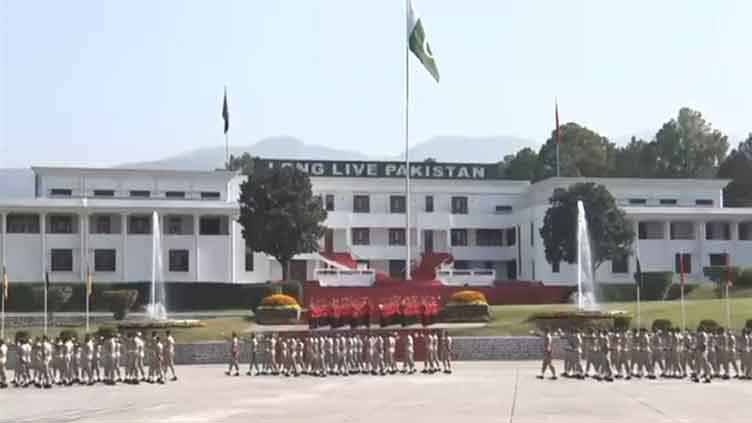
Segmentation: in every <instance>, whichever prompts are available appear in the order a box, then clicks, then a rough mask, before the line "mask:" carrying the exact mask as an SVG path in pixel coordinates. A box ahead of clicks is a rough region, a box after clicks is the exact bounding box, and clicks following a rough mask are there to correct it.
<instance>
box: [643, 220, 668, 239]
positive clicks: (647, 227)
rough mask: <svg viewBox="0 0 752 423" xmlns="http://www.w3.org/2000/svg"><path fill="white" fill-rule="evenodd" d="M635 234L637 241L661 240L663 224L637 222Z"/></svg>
mask: <svg viewBox="0 0 752 423" xmlns="http://www.w3.org/2000/svg"><path fill="white" fill-rule="evenodd" d="M637 234H638V237H639V239H663V222H639V223H638V224H637Z"/></svg>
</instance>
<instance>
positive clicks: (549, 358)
mask: <svg viewBox="0 0 752 423" xmlns="http://www.w3.org/2000/svg"><path fill="white" fill-rule="evenodd" d="M553 351H554V350H553V337H552V336H551V330H550V329H548V328H546V329H545V330H544V331H543V362H542V363H541V372H540V375H538V379H543V378H544V377H545V376H546V370H550V371H551V379H552V380H555V379H556V369H554V365H553Z"/></svg>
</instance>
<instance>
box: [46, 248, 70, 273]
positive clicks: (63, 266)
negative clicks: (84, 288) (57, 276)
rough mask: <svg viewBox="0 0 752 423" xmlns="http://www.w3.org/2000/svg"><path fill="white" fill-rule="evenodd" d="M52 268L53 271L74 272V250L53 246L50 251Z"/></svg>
mask: <svg viewBox="0 0 752 423" xmlns="http://www.w3.org/2000/svg"><path fill="white" fill-rule="evenodd" d="M50 268H51V269H50V270H52V271H53V272H72V271H73V250H64V249H56V248H53V249H52V250H51V251H50Z"/></svg>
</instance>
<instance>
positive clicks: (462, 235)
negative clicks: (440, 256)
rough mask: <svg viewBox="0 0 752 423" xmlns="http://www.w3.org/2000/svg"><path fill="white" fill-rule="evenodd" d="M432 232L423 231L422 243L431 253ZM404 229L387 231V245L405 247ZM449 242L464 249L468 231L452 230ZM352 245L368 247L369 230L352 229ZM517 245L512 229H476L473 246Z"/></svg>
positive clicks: (369, 241) (369, 240)
mask: <svg viewBox="0 0 752 423" xmlns="http://www.w3.org/2000/svg"><path fill="white" fill-rule="evenodd" d="M433 232H434V231H432V230H425V231H423V242H424V244H425V247H426V251H433ZM405 242H406V241H405V228H391V229H389V245H405ZM450 242H451V244H450V245H451V246H453V247H466V246H467V245H468V229H452V230H451V231H450ZM352 243H353V245H370V244H371V229H370V228H352ZM516 243H517V233H516V232H515V229H514V228H507V229H476V230H475V244H476V245H477V246H480V247H501V246H512V245H515V244H516Z"/></svg>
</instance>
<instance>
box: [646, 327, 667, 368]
mask: <svg viewBox="0 0 752 423" xmlns="http://www.w3.org/2000/svg"><path fill="white" fill-rule="evenodd" d="M648 336H650V362H649V364H648V365H649V366H650V369H651V371H652V372H653V375H655V369H656V368H657V369H658V370H660V375H661V377H665V375H666V370H665V366H664V358H665V354H664V350H663V348H664V343H663V331H662V330H660V329H658V330H656V331H655V333H653V334H652V336H651V335H650V334H649V333H648ZM648 377H650V376H648Z"/></svg>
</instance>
